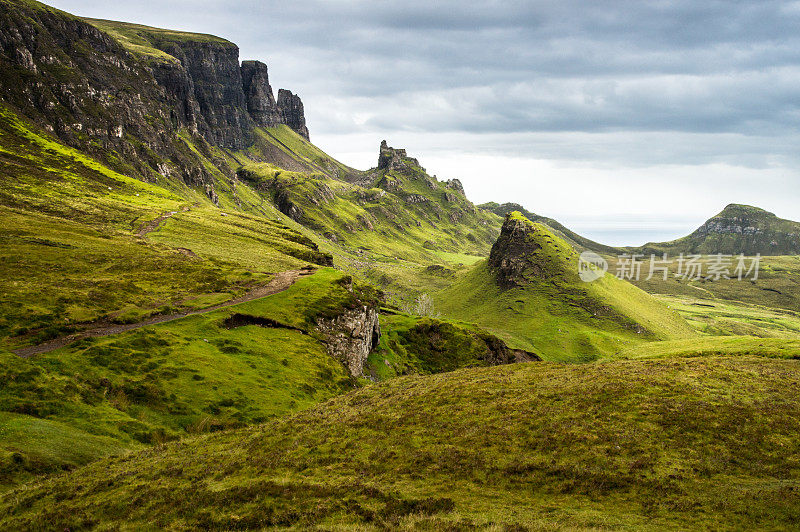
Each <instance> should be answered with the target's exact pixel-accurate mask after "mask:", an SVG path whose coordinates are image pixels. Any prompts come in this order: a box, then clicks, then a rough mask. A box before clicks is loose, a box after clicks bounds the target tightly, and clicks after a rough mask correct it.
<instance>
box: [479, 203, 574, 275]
mask: <svg viewBox="0 0 800 532" xmlns="http://www.w3.org/2000/svg"><path fill="white" fill-rule="evenodd" d="M488 264H489V268H490V269H492V270H493V271H494V272H495V275H496V279H497V283H498V284H499V285H500V286H501V287H503V288H513V287H518V286H524V285H526V284H529V283H530V282H532V281H534V280H552V279H566V278H568V277H576V276H577V255H576V253H575V251H574V250H573V249H572V248H571V247H570V246H569V245H568V244H567V243H566V242H565V241H563V240H561V239H560V238H557V237H555V235H553V233H551V232H550V231H549V230H548V229H547V228H546V227H545V226H543V225H541V224H535V223H533V222H531V221H530V220H528V219H527V218H525V217H524V216H523V215H522V214H520V213H519V212H517V211H514V212H512V213H509V214H508V216H506V219H505V221H504V222H503V227H502V229H501V230H500V236H499V237H498V238H497V241H496V242H495V243H494V245H493V246H492V250H491V252H490V253H489V262H488Z"/></svg>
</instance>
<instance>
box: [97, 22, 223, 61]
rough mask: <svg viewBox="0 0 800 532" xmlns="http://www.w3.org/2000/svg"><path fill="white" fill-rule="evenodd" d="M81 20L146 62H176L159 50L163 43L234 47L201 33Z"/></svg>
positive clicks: (126, 23)
mask: <svg viewBox="0 0 800 532" xmlns="http://www.w3.org/2000/svg"><path fill="white" fill-rule="evenodd" d="M82 20H84V21H85V22H88V23H89V24H91V25H92V26H95V27H96V28H98V29H100V30H102V31H104V32H106V33H107V34H109V35H110V36H111V37H113V38H114V39H115V40H116V41H117V42H119V43H120V44H121V45H122V46H123V47H124V48H125V49H126V50H127V51H129V52H131V53H133V54H136V55H139V56H142V57H144V58H146V59H148V60H155V61H165V62H170V63H175V62H178V59H176V58H175V57H173V56H171V55H169V54H168V53H166V52H164V51H162V50H161V49H159V46H160V45H162V43H164V42H192V43H211V44H216V45H219V46H225V47H230V46H235V45H234V44H233V43H231V42H229V41H226V40H225V39H221V38H219V37H216V36H214V35H206V34H203V33H190V32H183V31H174V30H166V29H161V28H152V27H150V26H143V25H141V24H131V23H128V22H117V21H112V20H100V19H92V18H84V19H82Z"/></svg>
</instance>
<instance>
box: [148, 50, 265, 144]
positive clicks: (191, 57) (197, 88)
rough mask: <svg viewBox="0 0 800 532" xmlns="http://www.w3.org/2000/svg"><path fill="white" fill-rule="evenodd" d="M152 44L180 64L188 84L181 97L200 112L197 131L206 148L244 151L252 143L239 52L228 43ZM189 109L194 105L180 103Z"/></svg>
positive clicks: (251, 126) (251, 122)
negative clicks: (209, 146)
mask: <svg viewBox="0 0 800 532" xmlns="http://www.w3.org/2000/svg"><path fill="white" fill-rule="evenodd" d="M153 44H154V46H155V47H156V48H158V49H159V50H162V51H163V52H165V53H167V54H169V55H170V56H172V57H174V58H175V59H177V60H178V61H179V62H180V67H181V68H182V69H183V70H185V72H186V73H187V77H188V79H189V80H190V82H191V83H190V84H189V86H188V87H186V88H185V89H181V91H180V92H181V93H183V94H186V95H187V96H188V97H189V98H193V99H194V101H195V102H196V107H197V109H199V116H197V117H195V118H196V124H197V129H198V131H199V133H200V134H201V135H202V136H203V138H205V139H206V141H207V142H208V143H209V144H212V145H214V146H222V147H226V148H233V149H243V148H246V147H247V146H249V145H251V144H252V142H253V125H254V123H253V121H252V120H251V119H250V115H249V114H248V112H247V106H246V99H245V95H244V90H243V88H242V87H243V84H242V74H241V68H240V66H239V48H238V47H237V46H236V45H235V44H233V43H229V42H227V41H223V40H222V39H219V40H202V41H200V40H192V39H186V38H181V39H179V40H178V39H175V40H169V39H167V38H163V37H160V38H154V39H153ZM182 104H183V105H184V106H186V107H191V106H193V105H194V102H190V101H187V102H183V103H182Z"/></svg>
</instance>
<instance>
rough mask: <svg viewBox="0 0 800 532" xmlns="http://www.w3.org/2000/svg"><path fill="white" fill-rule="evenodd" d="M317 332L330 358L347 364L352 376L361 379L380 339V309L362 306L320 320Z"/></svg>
mask: <svg viewBox="0 0 800 532" xmlns="http://www.w3.org/2000/svg"><path fill="white" fill-rule="evenodd" d="M317 331H318V332H319V334H320V335H321V336H322V341H323V342H324V343H325V345H326V346H327V348H328V352H329V353H330V355H331V356H332V357H333V358H335V359H337V360H338V361H340V362H341V363H342V364H344V366H345V367H346V368H347V370H348V371H349V372H350V375H352V376H353V377H360V376H361V375H363V374H364V363H365V362H366V361H367V357H368V356H369V354H370V353H371V352H372V350H373V349H374V348H375V347H376V346H377V345H378V341H379V340H380V336H381V325H380V321H379V320H378V309H377V307H376V306H374V305H363V306H360V307H358V308H355V309H349V310H345V311H344V312H342V313H341V314H339V315H337V316H335V317H332V318H320V319H319V320H317Z"/></svg>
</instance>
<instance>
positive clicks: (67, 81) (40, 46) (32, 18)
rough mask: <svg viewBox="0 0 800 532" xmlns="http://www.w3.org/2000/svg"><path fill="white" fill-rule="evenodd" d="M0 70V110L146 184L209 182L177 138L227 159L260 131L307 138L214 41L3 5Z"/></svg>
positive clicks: (287, 105) (297, 104) (287, 99)
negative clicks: (225, 152)
mask: <svg viewBox="0 0 800 532" xmlns="http://www.w3.org/2000/svg"><path fill="white" fill-rule="evenodd" d="M0 72H1V73H2V75H0V98H1V99H2V101H3V102H5V103H6V104H9V105H11V106H13V107H15V108H16V109H17V110H18V111H19V112H20V113H21V114H23V115H24V116H26V117H27V118H29V119H32V120H34V121H35V122H37V123H39V124H40V125H41V126H42V127H44V128H45V129H47V130H48V131H50V132H51V133H53V134H54V135H55V136H57V137H58V138H59V139H60V140H61V141H63V142H64V143H66V144H68V145H70V146H73V147H75V148H78V149H80V150H82V151H85V152H87V153H89V154H91V155H92V156H94V157H96V158H98V159H100V160H101V161H103V162H105V163H106V164H108V165H109V166H111V167H113V168H115V169H117V170H119V171H121V172H123V173H126V174H128V175H134V176H138V177H140V178H143V179H153V178H155V177H157V175H158V174H161V175H164V176H169V177H176V178H178V179H182V180H183V181H185V182H187V183H189V184H192V185H203V186H204V185H210V184H211V182H212V180H211V178H210V176H209V174H208V171H207V170H206V168H205V166H204V164H203V162H202V161H201V160H200V159H199V158H198V157H197V156H196V155H195V154H194V153H192V152H191V151H190V150H187V149H186V146H185V144H184V143H183V141H182V140H181V139H180V138H179V137H178V136H177V133H178V131H179V129H181V128H185V129H186V130H188V131H189V133H190V134H192V135H197V139H195V144H196V145H200V144H202V141H205V142H207V143H208V144H210V145H212V146H220V147H224V148H230V149H243V148H246V147H248V146H250V145H251V144H252V143H253V141H254V135H253V128H254V127H255V126H257V125H258V126H265V127H270V126H274V125H277V124H280V123H285V124H287V125H289V127H291V128H293V129H295V130H296V131H298V132H299V133H300V134H302V135H303V136H304V137H306V138H308V129H307V127H306V124H305V116H304V113H303V104H302V102H301V101H300V98H299V97H298V96H296V95H294V94H292V93H291V92H290V91H281V94H280V96H279V98H278V101H277V102H276V101H275V98H274V97H273V95H272V89H271V87H270V85H269V79H268V77H267V69H266V65H264V64H263V63H259V62H256V61H246V62H244V64H242V65H241V66H240V64H239V49H238V48H237V47H236V45H234V44H233V43H230V42H228V41H225V40H224V39H219V38H216V37H213V36H208V35H198V34H187V33H181V32H172V31H168V30H159V29H156V28H147V27H145V26H138V25H135V24H126V23H120V22H110V21H99V20H90V19H87V20H83V19H79V18H77V17H74V16H72V15H69V14H67V13H64V12H61V11H58V10H56V9H53V8H50V7H48V6H45V5H44V4H38V3H36V2H14V1H12V0H0ZM200 139H202V141H200ZM201 149H203V148H202V146H201ZM206 151H207V149H206ZM225 171H226V170H223V173H225Z"/></svg>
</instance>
